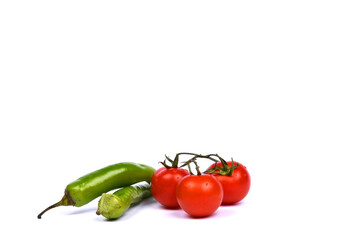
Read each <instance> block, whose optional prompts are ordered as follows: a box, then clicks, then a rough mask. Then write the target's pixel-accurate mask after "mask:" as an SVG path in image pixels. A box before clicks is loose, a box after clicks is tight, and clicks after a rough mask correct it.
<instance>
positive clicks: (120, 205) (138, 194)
mask: <svg viewBox="0 0 360 240" xmlns="http://www.w3.org/2000/svg"><path fill="white" fill-rule="evenodd" d="M150 196H152V194H151V189H150V185H149V184H147V183H146V184H142V185H138V186H127V187H124V188H122V189H120V190H118V191H116V192H114V193H113V194H106V193H103V194H102V196H101V198H100V200H99V205H98V209H97V211H96V214H97V215H100V214H101V215H103V216H104V217H106V218H107V219H116V218H119V217H121V216H122V215H123V214H124V212H126V210H128V208H129V207H130V205H131V204H134V203H137V202H140V201H141V200H143V199H145V198H148V197H150Z"/></svg>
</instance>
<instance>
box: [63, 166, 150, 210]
mask: <svg viewBox="0 0 360 240" xmlns="http://www.w3.org/2000/svg"><path fill="white" fill-rule="evenodd" d="M154 172H155V169H154V168H152V167H149V166H146V165H144V164H136V163H131V162H123V163H118V164H114V165H110V166H108V167H105V168H102V169H99V170H97V171H95V172H92V173H89V174H87V175H85V176H83V177H80V178H79V179H77V180H75V181H74V182H72V183H70V184H69V185H67V187H66V189H65V190H66V191H68V193H69V194H70V196H71V199H72V200H73V201H74V206H76V207H81V206H83V205H85V204H87V203H89V202H90V201H92V200H94V199H95V198H97V197H99V196H100V195H101V194H103V193H106V192H108V191H110V190H113V189H116V188H121V187H125V186H130V185H132V184H134V183H138V182H141V181H147V182H149V183H150V181H151V177H152V175H153V173H154Z"/></svg>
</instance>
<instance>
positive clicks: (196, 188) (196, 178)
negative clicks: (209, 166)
mask: <svg viewBox="0 0 360 240" xmlns="http://www.w3.org/2000/svg"><path fill="white" fill-rule="evenodd" d="M176 198H177V201H178V203H179V205H180V207H181V208H182V209H183V210H184V211H185V212H186V213H188V214H189V215H190V216H192V217H206V216H209V215H210V214H212V213H213V212H215V211H216V210H217V209H218V208H219V206H220V204H221V202H222V198H223V189H222V186H221V184H220V183H219V181H217V180H216V178H215V177H214V176H211V175H208V174H204V175H189V176H186V177H184V178H183V179H181V180H180V182H179V183H178V185H177V187H176Z"/></svg>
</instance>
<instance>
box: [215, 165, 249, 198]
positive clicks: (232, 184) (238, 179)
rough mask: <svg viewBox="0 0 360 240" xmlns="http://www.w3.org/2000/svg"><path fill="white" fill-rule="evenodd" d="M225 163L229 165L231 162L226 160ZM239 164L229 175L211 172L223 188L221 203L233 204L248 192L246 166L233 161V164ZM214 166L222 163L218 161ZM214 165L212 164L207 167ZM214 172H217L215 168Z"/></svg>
mask: <svg viewBox="0 0 360 240" xmlns="http://www.w3.org/2000/svg"><path fill="white" fill-rule="evenodd" d="M227 164H228V165H229V166H231V164H232V162H231V161H228V162H227ZM236 164H239V166H238V167H236V168H235V169H234V170H233V173H232V175H231V176H228V175H219V174H212V175H213V176H215V177H216V179H217V180H218V181H219V182H220V183H221V185H222V187H223V190H224V198H223V201H222V204H223V205H227V204H234V203H236V202H239V201H241V200H243V199H244V198H245V197H246V195H247V194H248V192H249V189H250V175H249V172H248V171H247V169H246V167H245V166H244V165H242V164H240V163H238V162H234V165H236ZM216 166H219V167H221V166H222V164H221V163H220V162H219V163H217V164H216ZM212 167H214V164H212V165H211V166H210V167H209V168H208V169H210V168H212ZM215 172H218V170H216V171H215Z"/></svg>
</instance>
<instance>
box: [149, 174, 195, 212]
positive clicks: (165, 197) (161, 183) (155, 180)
mask: <svg viewBox="0 0 360 240" xmlns="http://www.w3.org/2000/svg"><path fill="white" fill-rule="evenodd" d="M189 174H190V173H189V171H188V170H186V169H182V168H165V167H162V168H159V169H158V170H157V171H156V172H155V173H154V174H153V176H152V178H151V185H150V186H151V192H152V194H153V196H154V198H155V199H156V200H157V201H158V202H159V203H161V204H162V205H164V206H165V207H168V208H177V207H179V204H178V202H177V200H176V185H177V184H178V182H179V181H180V180H181V179H182V178H183V177H184V176H187V175H189Z"/></svg>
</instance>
